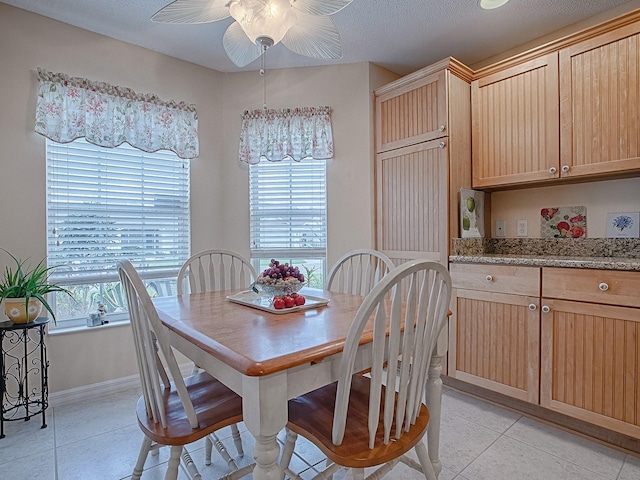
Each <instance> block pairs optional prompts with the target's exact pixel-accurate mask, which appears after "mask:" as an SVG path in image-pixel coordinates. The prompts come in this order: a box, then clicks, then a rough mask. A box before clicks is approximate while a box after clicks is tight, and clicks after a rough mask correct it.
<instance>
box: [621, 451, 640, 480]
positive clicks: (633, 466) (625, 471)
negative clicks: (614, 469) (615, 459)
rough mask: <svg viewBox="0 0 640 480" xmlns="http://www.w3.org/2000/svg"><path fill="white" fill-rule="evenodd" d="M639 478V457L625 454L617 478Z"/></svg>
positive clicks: (626, 479)
mask: <svg viewBox="0 0 640 480" xmlns="http://www.w3.org/2000/svg"><path fill="white" fill-rule="evenodd" d="M638 479H640V458H638V457H634V456H631V455H627V458H626V459H625V462H624V465H623V466H622V471H621V472H620V476H619V477H618V480H638Z"/></svg>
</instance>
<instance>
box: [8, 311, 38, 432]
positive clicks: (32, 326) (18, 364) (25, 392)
mask: <svg viewBox="0 0 640 480" xmlns="http://www.w3.org/2000/svg"><path fill="white" fill-rule="evenodd" d="M47 323H49V319H48V318H37V319H36V320H35V321H33V322H30V323H22V324H19V323H12V322H4V323H0V349H1V352H0V353H1V355H0V374H1V377H0V401H1V402H2V409H1V415H0V438H4V437H5V434H4V422H7V421H15V420H25V421H27V420H29V419H30V418H31V417H35V416H36V415H39V414H42V427H41V428H45V427H46V426H47V424H46V418H45V410H46V409H47V407H48V406H49V397H48V395H49V386H48V383H47V382H48V369H49V361H48V360H47V347H46V345H45V344H44V336H45V331H44V330H45V327H46V325H47ZM38 381H39V382H38ZM34 382H35V385H33V386H32V384H33V383H34ZM38 383H39V385H38Z"/></svg>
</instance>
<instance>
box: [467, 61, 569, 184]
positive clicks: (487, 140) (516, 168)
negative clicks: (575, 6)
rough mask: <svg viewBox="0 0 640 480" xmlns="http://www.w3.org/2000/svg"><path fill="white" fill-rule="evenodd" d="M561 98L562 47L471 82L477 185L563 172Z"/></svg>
mask: <svg viewBox="0 0 640 480" xmlns="http://www.w3.org/2000/svg"><path fill="white" fill-rule="evenodd" d="M558 99H559V93H558V54H557V52H554V53H551V54H549V55H546V56H544V57H541V58H538V59H535V60H531V61H529V62H526V63H523V64H521V65H518V66H515V67H511V68H508V69H505V70H503V71H500V72H496V73H493V74H490V75H487V76H486V77H482V78H480V79H478V80H474V81H473V82H472V83H471V101H472V107H471V114H472V166H473V168H472V173H473V186H474V187H492V186H500V185H515V184H520V183H527V182H533V181H540V180H548V179H551V178H557V177H558V176H559V171H558V170H559V169H558V165H559V148H560V140H559V135H560V128H559V112H558V109H559V106H558ZM551 167H554V168H555V171H554V173H549V169H550V168H551Z"/></svg>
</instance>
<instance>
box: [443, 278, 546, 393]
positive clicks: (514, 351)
mask: <svg viewBox="0 0 640 480" xmlns="http://www.w3.org/2000/svg"><path fill="white" fill-rule="evenodd" d="M454 298H455V304H454V305H453V307H454V308H453V317H452V320H451V322H450V332H449V341H450V344H449V375H450V376H452V377H455V378H458V379H460V380H464V381H467V382H469V383H473V384H476V385H479V386H481V387H485V388H488V389H491V390H495V391H497V392H500V393H504V394H505V395H510V396H512V397H515V398H519V399H521V400H526V401H529V402H533V403H538V398H539V375H540V356H539V348H540V318H539V313H538V310H537V307H538V303H539V298H535V297H524V296H520V295H505V294H499V293H488V292H482V291H471V290H456V291H455V297H454ZM532 304H533V305H534V306H535V307H536V309H535V310H531V309H530V308H529V305H532Z"/></svg>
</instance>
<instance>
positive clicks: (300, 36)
mask: <svg viewBox="0 0 640 480" xmlns="http://www.w3.org/2000/svg"><path fill="white" fill-rule="evenodd" d="M297 17H298V18H297V20H296V23H295V25H294V26H293V27H291V28H290V29H289V31H288V32H287V34H286V35H285V36H284V38H283V39H282V43H283V45H284V46H285V47H287V48H288V49H289V50H292V51H294V52H296V53H299V54H300V55H304V56H305V57H312V58H334V59H337V58H342V44H341V42H340V32H338V27H336V24H335V22H334V21H333V20H332V19H331V17H327V16H317V15H303V14H298V15H297Z"/></svg>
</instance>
